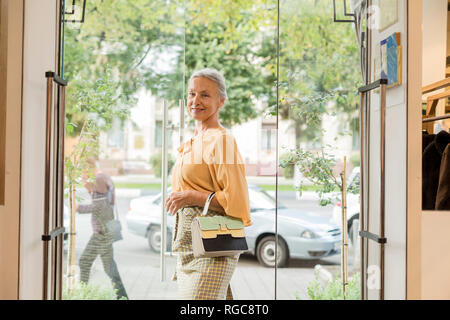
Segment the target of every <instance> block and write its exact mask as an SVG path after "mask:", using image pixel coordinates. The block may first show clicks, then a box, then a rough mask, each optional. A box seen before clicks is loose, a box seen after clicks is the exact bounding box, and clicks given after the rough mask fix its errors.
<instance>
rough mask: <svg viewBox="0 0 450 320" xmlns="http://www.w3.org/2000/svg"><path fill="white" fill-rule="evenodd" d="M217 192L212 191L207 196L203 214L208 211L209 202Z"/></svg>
mask: <svg viewBox="0 0 450 320" xmlns="http://www.w3.org/2000/svg"><path fill="white" fill-rule="evenodd" d="M215 194H216V193H215V192H212V193H210V194H209V196H208V198H206V202H205V206H204V207H203V213H202V216H205V215H206V214H207V213H208V208H209V204H210V202H211V200H212V198H213V197H214V195H215Z"/></svg>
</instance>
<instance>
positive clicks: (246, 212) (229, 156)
mask: <svg viewBox="0 0 450 320" xmlns="http://www.w3.org/2000/svg"><path fill="white" fill-rule="evenodd" d="M209 170H210V172H211V177H212V181H213V185H214V191H215V192H216V199H217V201H218V202H219V203H220V205H221V206H222V207H223V208H224V210H225V213H226V214H227V215H229V216H232V217H235V218H240V219H241V220H242V222H243V223H244V225H245V226H249V225H251V224H252V222H251V219H250V205H249V195H248V185H247V180H246V178H245V165H244V162H243V161H242V157H241V154H240V153H239V149H238V147H237V144H236V141H235V139H234V137H233V136H231V135H223V136H221V138H218V139H217V142H216V143H215V145H214V150H213V152H212V158H211V161H210V163H209Z"/></svg>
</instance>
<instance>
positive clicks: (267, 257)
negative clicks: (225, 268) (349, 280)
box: [126, 185, 341, 267]
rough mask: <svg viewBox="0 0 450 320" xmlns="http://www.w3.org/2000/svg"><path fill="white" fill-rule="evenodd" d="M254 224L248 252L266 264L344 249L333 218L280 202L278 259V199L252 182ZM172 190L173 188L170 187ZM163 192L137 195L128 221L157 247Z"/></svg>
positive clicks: (249, 229)
mask: <svg viewBox="0 0 450 320" xmlns="http://www.w3.org/2000/svg"><path fill="white" fill-rule="evenodd" d="M248 191H249V198H250V210H251V216H252V221H253V224H252V225H251V226H249V227H247V228H246V230H245V236H246V240H247V244H248V248H249V251H248V253H250V254H253V255H255V256H256V257H257V258H258V261H259V262H260V263H261V264H262V265H264V266H266V267H273V266H275V260H277V263H278V266H280V267H282V266H285V265H286V264H287V262H288V260H289V258H296V259H320V258H324V257H328V256H332V255H336V254H339V253H340V249H341V242H340V241H341V236H340V234H341V231H340V229H339V227H338V226H337V225H335V224H333V223H332V222H330V219H329V218H326V217H321V216H317V215H315V214H312V213H309V212H305V211H302V210H297V209H290V208H287V207H285V206H283V205H282V204H280V203H278V235H279V239H280V241H279V242H278V250H277V253H278V257H277V259H275V237H274V234H275V231H274V228H275V206H276V202H275V199H274V198H273V197H272V196H270V195H269V194H268V193H267V192H266V191H264V190H263V189H262V188H260V187H259V186H257V185H249V189H248ZM169 192H170V191H169ZM160 205H161V194H158V195H156V196H145V197H140V198H137V199H133V200H131V202H130V209H129V211H128V214H127V217H126V221H127V227H128V231H130V232H132V233H134V234H136V235H139V236H141V237H143V238H147V241H148V244H149V246H150V248H151V249H152V250H153V251H156V252H159V251H160V247H161V232H160V230H161V206H160ZM174 224H175V217H174V216H171V215H168V216H167V243H166V245H167V246H166V248H167V250H168V251H170V250H171V248H170V246H171V240H172V230H173V226H174Z"/></svg>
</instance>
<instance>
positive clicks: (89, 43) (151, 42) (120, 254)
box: [63, 0, 185, 299]
mask: <svg viewBox="0 0 450 320" xmlns="http://www.w3.org/2000/svg"><path fill="white" fill-rule="evenodd" d="M73 4H74V5H73ZM65 11H66V15H65V17H66V22H65V24H64V26H63V27H64V56H63V57H64V64H63V68H64V78H66V79H67V80H68V81H69V86H68V89H67V103H66V106H67V107H66V139H65V145H66V148H65V168H64V169H65V195H66V198H65V207H64V213H65V227H66V230H68V232H67V234H66V240H65V245H64V252H65V256H64V281H63V283H64V291H63V299H176V296H177V292H176V283H175V282H174V281H170V278H171V276H172V274H173V271H174V268H175V258H174V257H171V256H168V257H166V258H165V260H164V261H165V268H166V270H167V277H166V281H164V282H162V281H160V268H161V262H162V260H161V259H160V254H159V252H160V248H161V209H160V208H161V194H160V193H161V167H162V165H161V155H162V133H163V114H164V105H167V106H168V107H169V123H172V122H173V121H172V120H174V121H175V122H176V121H178V119H179V115H178V108H177V107H178V103H179V100H180V99H183V98H184V93H185V89H184V87H183V85H184V68H183V66H184V53H185V45H184V37H185V23H184V3H183V1H165V0H160V1H132V2H130V1H107V2H105V1H101V0H98V1H97V0H94V1H73V2H72V1H66V4H65ZM167 143H168V149H169V156H170V157H169V168H170V167H171V165H172V164H173V158H174V155H175V151H176V147H177V146H178V144H179V139H177V134H176V132H175V133H174V132H171V134H170V135H169V137H168V140H167ZM169 187H170V186H169ZM114 224H116V227H114ZM172 224H173V221H171V219H170V217H168V226H169V228H170V227H171V226H172ZM117 226H120V227H121V230H120V231H121V232H120V235H121V236H120V237H117V238H116V236H115V232H113V231H114V230H118V229H115V228H117ZM111 230H113V231H111ZM168 239H169V240H170V239H171V236H170V231H169V236H168ZM168 248H169V249H170V241H168Z"/></svg>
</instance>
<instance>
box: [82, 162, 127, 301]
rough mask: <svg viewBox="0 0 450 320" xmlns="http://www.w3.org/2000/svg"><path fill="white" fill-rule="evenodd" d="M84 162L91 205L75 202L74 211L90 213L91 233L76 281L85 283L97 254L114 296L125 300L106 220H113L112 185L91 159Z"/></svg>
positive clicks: (125, 296)
mask: <svg viewBox="0 0 450 320" xmlns="http://www.w3.org/2000/svg"><path fill="white" fill-rule="evenodd" d="M88 164H89V166H90V167H91V169H93V171H94V175H95V183H91V182H87V177H86V176H84V177H83V180H84V181H85V187H86V189H87V190H88V191H89V193H90V194H91V197H92V202H91V204H84V205H83V204H78V203H76V205H75V210H76V211H78V213H81V214H86V213H90V214H91V223H92V231H93V233H92V235H91V238H90V239H89V242H88V244H87V245H86V248H85V249H84V251H83V253H82V254H81V257H80V261H79V265H80V281H81V282H83V283H88V282H89V276H90V273H91V267H92V264H93V263H94V261H95V259H96V258H97V256H100V258H101V259H102V263H103V269H104V270H105V272H106V274H107V275H108V277H109V278H110V279H111V281H112V284H113V286H114V289H115V290H116V295H117V299H123V298H126V299H128V295H127V292H126V290H125V287H124V286H123V283H122V279H121V277H120V274H119V270H118V268H117V264H116V262H115V261H114V251H113V242H114V234H113V232H112V230H110V228H108V223H109V222H110V221H113V220H114V212H113V207H114V205H115V188H114V184H113V181H112V180H111V178H110V177H109V176H108V175H107V174H105V173H103V172H101V171H100V170H99V169H98V168H97V167H96V162H95V160H94V159H92V158H89V159H88Z"/></svg>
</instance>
